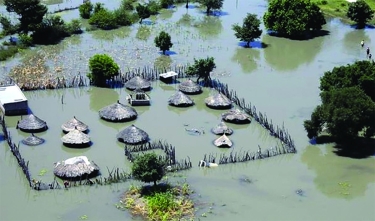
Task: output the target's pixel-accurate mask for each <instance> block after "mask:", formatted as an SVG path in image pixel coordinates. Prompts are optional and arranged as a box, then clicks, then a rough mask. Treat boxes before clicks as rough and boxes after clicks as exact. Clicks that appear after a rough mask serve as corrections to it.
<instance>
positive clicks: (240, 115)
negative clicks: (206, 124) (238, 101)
mask: <svg viewBox="0 0 375 221" xmlns="http://www.w3.org/2000/svg"><path fill="white" fill-rule="evenodd" d="M221 118H222V119H223V120H225V121H227V122H230V123H234V124H249V123H250V122H251V120H250V116H249V115H247V114H245V113H244V112H242V111H240V110H239V109H234V110H230V111H228V112H226V113H223V114H221Z"/></svg>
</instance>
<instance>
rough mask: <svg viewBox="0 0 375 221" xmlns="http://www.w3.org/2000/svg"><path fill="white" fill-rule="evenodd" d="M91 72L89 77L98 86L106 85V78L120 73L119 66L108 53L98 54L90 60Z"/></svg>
mask: <svg viewBox="0 0 375 221" xmlns="http://www.w3.org/2000/svg"><path fill="white" fill-rule="evenodd" d="M89 69H90V73H89V74H87V77H88V78H89V79H90V80H91V82H92V83H93V84H94V85H96V86H105V85H106V80H108V79H110V78H112V77H114V76H117V75H118V74H119V70H120V68H119V66H118V65H117V64H116V62H115V61H114V60H113V59H112V58H111V57H110V56H108V55H106V54H96V55H94V56H93V57H91V58H90V60H89Z"/></svg>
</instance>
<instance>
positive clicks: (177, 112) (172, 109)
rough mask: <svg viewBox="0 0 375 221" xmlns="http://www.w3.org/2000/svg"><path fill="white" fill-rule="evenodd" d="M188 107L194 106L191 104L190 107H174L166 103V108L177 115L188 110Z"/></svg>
mask: <svg viewBox="0 0 375 221" xmlns="http://www.w3.org/2000/svg"><path fill="white" fill-rule="evenodd" d="M190 108H194V106H192V107H174V106H171V105H168V110H169V111H172V112H174V113H176V114H177V115H178V116H180V115H181V114H184V113H186V111H188V110H189V109H190Z"/></svg>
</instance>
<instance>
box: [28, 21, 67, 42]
mask: <svg viewBox="0 0 375 221" xmlns="http://www.w3.org/2000/svg"><path fill="white" fill-rule="evenodd" d="M70 35H71V33H69V28H68V26H67V25H66V24H65V22H64V20H62V19H61V17H60V16H58V15H51V16H47V17H45V18H44V19H43V21H42V22H41V23H40V24H39V25H38V26H37V28H36V29H35V31H34V32H33V34H32V35H31V37H32V38H33V42H34V43H35V44H56V43H58V42H59V41H60V40H61V39H62V38H64V37H68V36H70Z"/></svg>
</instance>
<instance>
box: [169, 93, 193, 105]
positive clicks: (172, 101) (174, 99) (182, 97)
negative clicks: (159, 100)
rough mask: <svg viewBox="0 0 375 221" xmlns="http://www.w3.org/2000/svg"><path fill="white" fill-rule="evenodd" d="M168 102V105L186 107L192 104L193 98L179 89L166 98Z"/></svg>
mask: <svg viewBox="0 0 375 221" xmlns="http://www.w3.org/2000/svg"><path fill="white" fill-rule="evenodd" d="M168 103H169V105H172V106H176V107H188V106H192V105H194V101H193V99H191V98H190V97H189V96H188V95H186V94H184V93H182V92H181V91H176V93H175V94H174V95H172V96H171V97H170V98H169V99H168Z"/></svg>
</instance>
